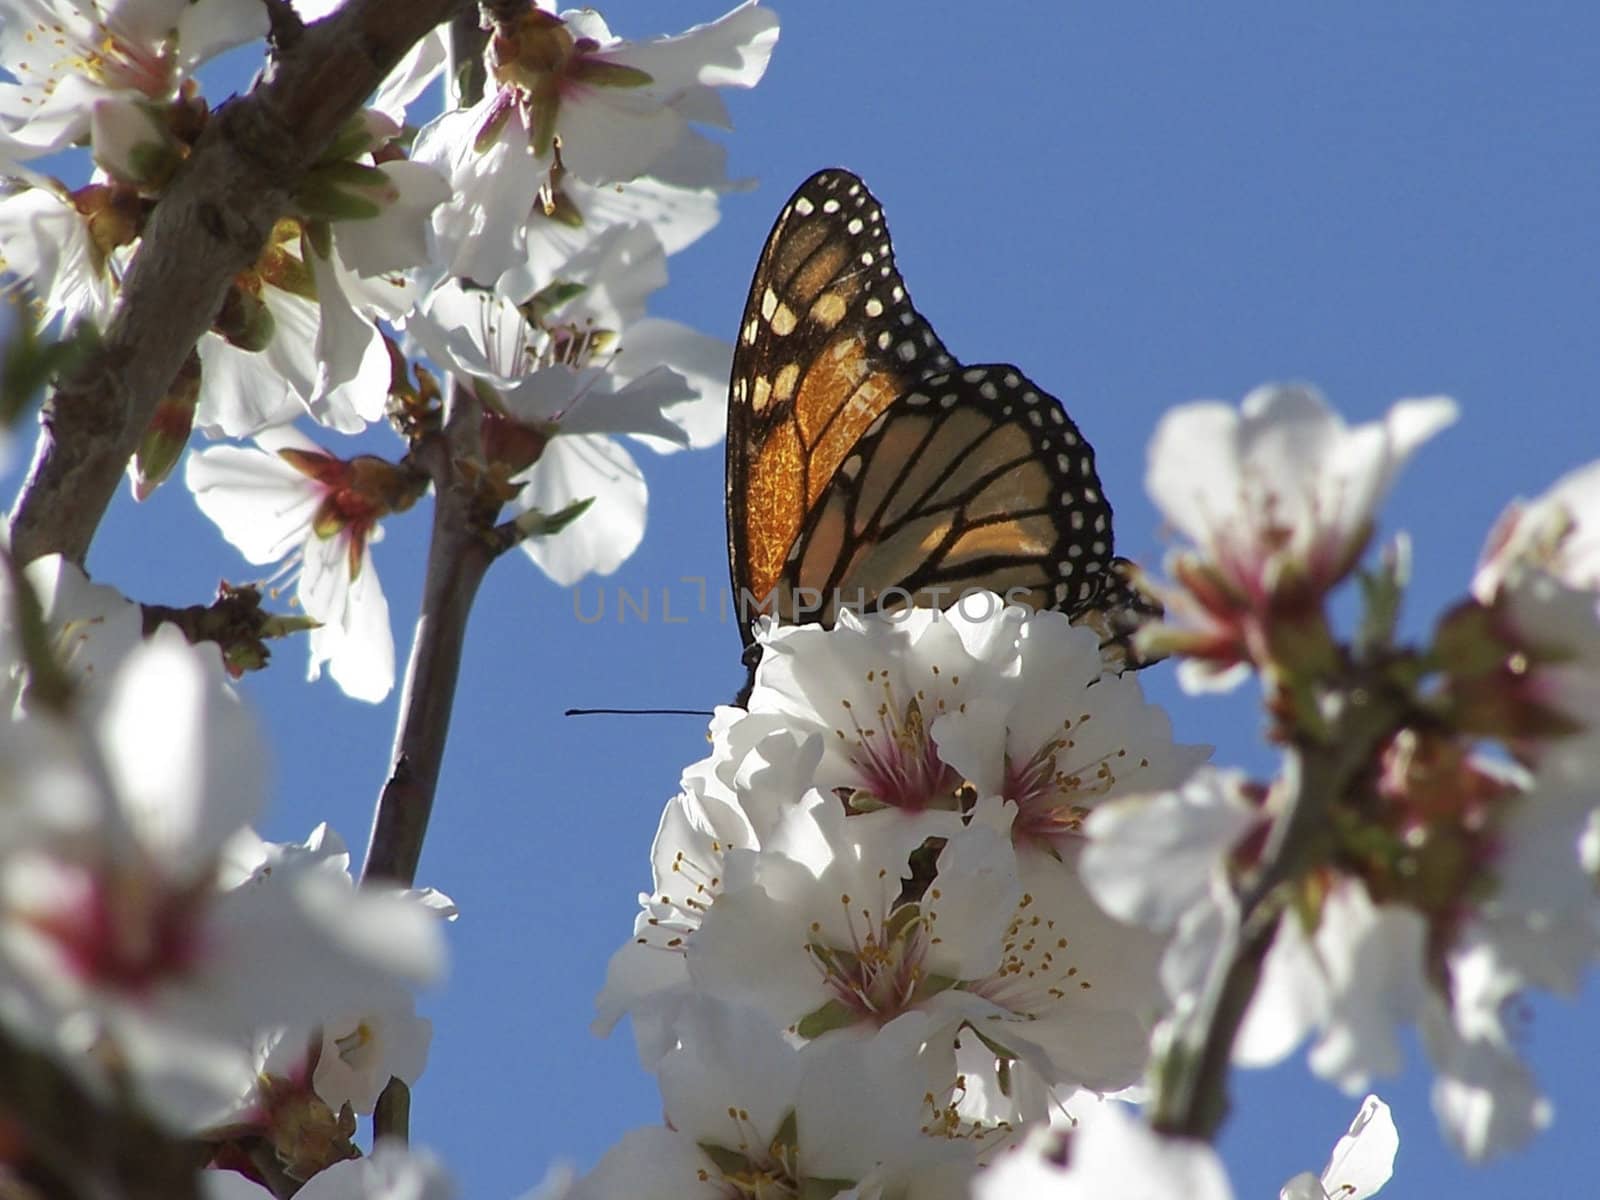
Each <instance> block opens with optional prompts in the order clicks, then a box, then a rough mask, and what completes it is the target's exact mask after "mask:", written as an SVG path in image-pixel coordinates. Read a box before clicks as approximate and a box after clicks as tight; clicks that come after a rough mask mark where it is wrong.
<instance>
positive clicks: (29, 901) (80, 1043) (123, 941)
mask: <svg viewBox="0 0 1600 1200" xmlns="http://www.w3.org/2000/svg"><path fill="white" fill-rule="evenodd" d="M107 686H108V687H109V689H110V695H109V698H108V699H107V700H106V702H105V703H104V705H103V706H101V707H100V708H99V710H98V711H95V710H90V712H89V713H88V714H86V720H85V721H84V723H83V726H82V727H81V728H80V729H79V730H77V733H76V736H75V737H74V736H72V732H71V731H70V730H60V729H59V728H58V727H59V726H60V725H61V724H62V721H63V718H61V717H59V716H57V715H54V714H52V715H50V716H48V717H46V716H26V717H23V718H22V728H21V730H19V732H22V733H24V734H30V735H31V744H33V745H35V746H39V745H44V746H48V747H51V748H54V749H56V750H57V751H58V752H59V753H60V754H62V755H63V756H66V757H67V761H64V762H60V763H56V764H51V763H49V762H48V761H46V760H44V759H43V757H42V756H41V757H38V758H35V759H33V760H32V761H29V762H28V763H26V764H25V765H26V766H27V767H28V768H29V770H30V771H32V772H35V773H39V774H42V775H43V777H44V778H45V779H49V780H53V781H58V782H56V783H55V784H54V785H53V786H51V787H49V788H46V789H44V790H42V791H37V792H36V791H33V790H30V788H29V786H28V784H29V781H28V780H27V779H26V778H24V779H16V778H13V779H12V780H11V781H10V788H11V790H12V791H13V793H14V794H17V795H19V796H21V797H22V798H24V799H28V798H30V797H32V796H34V795H37V796H38V797H39V800H40V802H44V803H50V804H52V805H56V806H59V805H60V803H61V801H62V800H64V799H66V796H65V795H63V794H62V791H61V788H60V786H59V781H62V780H66V779H76V781H77V782H76V784H75V788H76V791H77V795H78V800H77V802H76V803H75V804H74V805H73V806H72V807H71V808H69V809H68V814H69V815H70V817H71V818H72V819H71V820H69V819H68V818H67V817H64V816H62V815H57V816H55V817H54V818H53V819H52V821H51V822H49V823H45V822H39V823H38V825H37V826H36V828H35V829H34V831H33V832H32V835H31V836H28V837H23V838H15V839H11V840H10V841H8V843H7V844H6V846H5V850H4V853H3V855H0V1007H3V1010H4V1012H5V1014H6V1016H7V1019H8V1020H9V1021H11V1022H13V1023H14V1024H15V1025H17V1026H19V1027H21V1028H23V1029H25V1030H27V1031H29V1033H30V1034H31V1036H32V1037H33V1038H34V1039H35V1040H37V1041H39V1042H41V1043H42V1044H44V1045H46V1046H48V1047H51V1048H53V1049H55V1050H56V1051H57V1052H58V1053H59V1054H61V1055H62V1056H63V1058H64V1059H65V1060H67V1061H68V1062H70V1063H72V1064H73V1065H74V1066H75V1067H77V1068H78V1069H80V1070H83V1071H85V1072H87V1073H89V1074H90V1075H93V1074H94V1073H95V1072H96V1071H97V1070H98V1069H99V1065H100V1063H101V1062H102V1059H104V1058H106V1056H110V1060H114V1061H117V1062H120V1063H121V1064H122V1066H123V1068H124V1069H125V1070H126V1072H127V1074H128V1077H129V1078H130V1080H131V1081H132V1083H133V1085H134V1087H135V1088H136V1089H137V1091H138V1092H139V1094H140V1096H141V1097H142V1098H143V1099H144V1100H145V1102H146V1103H147V1104H149V1105H150V1106H151V1108H152V1110H153V1111H154V1112H155V1113H156V1114H157V1115H158V1116H159V1117H160V1118H161V1119H163V1120H164V1121H166V1122H167V1123H169V1124H172V1125H174V1126H176V1127H179V1128H184V1129H192V1128H195V1127H196V1126H198V1125H199V1124H201V1123H204V1122H206V1121H207V1120H209V1119H210V1118H213V1117H215V1116H216V1115H217V1113H219V1112H220V1111H222V1110H224V1109H225V1108H226V1107H227V1106H228V1105H229V1104H230V1103H231V1102H232V1098H233V1097H236V1096H237V1095H239V1094H241V1092H242V1091H244V1090H245V1089H246V1088H247V1087H248V1085H249V1081H250V1079H251V1078H252V1074H253V1069H252V1063H251V1058H250V1055H249V1053H248V1046H249V1044H250V1041H251V1038H252V1036H253V1034H254V1033H255V1031H257V1030H259V1029H263V1028H266V1027H269V1026H274V1025H282V1024H289V1025H294V1024H302V1025H304V1024H309V1023H312V1022H316V1021H319V1020H321V1019H323V1018H325V1017H327V1016H330V1015H332V1014H337V1013H340V1012H348V1011H351V1010H354V1009H359V1008H361V1007H363V1006H364V1005H365V1004H366V1003H368V1002H370V1001H371V1000H372V999H373V998H374V997H377V996H381V995H383V994H385V991H386V990H387V989H393V988H395V987H399V986H404V985H414V984H419V983H422V982H426V981H427V980H429V979H431V978H433V977H434V976H435V975H436V974H437V973H438V971H439V969H440V965H441V954H442V950H441V946H440V941H439V936H438V933H437V930H436V922H435V921H434V919H433V918H431V917H429V916H427V915H426V913H425V911H424V910H423V909H422V908H421V907H420V906H418V905H416V904H414V903H412V902H408V901H404V900H401V899H399V898H397V897H395V896H393V895H386V894H380V893H365V892H363V893H359V894H357V893H356V892H355V891H354V889H353V888H352V887H351V886H350V885H349V880H348V876H345V877H344V882H343V884H342V885H341V884H340V882H339V881H338V880H337V879H335V878H333V877H331V876H330V875H329V874H328V872H326V871H305V872H288V873H284V872H278V873H276V874H275V875H267V874H263V873H261V872H256V873H253V874H252V875H250V876H249V877H247V878H245V879H244V880H243V881H240V882H233V883H231V884H224V883H223V879H224V878H225V876H224V873H223V871H222V864H223V862H224V857H225V854H226V852H227V848H228V847H229V846H230V845H231V844H232V842H233V840H234V838H235V837H236V835H238V834H239V833H240V832H241V831H242V830H244V829H245V827H246V826H247V824H248V822H250V821H251V820H253V819H254V818H255V817H256V815H257V813H258V812H259V810H260V807H261V802H262V799H263V792H264V788H263V779H264V775H265V770H264V754H263V750H262V747H261V745H260V743H259V740H258V738H257V735H256V733H255V729H254V725H253V722H252V721H251V720H250V719H249V717H248V714H246V713H245V712H244V710H243V708H242V706H241V705H240V703H239V702H238V700H237V699H236V698H235V697H234V696H233V695H232V693H231V692H230V691H229V690H228V689H227V688H226V686H225V684H224V682H223V677H222V670H221V665H220V663H219V661H218V656H217V654H216V651H215V649H214V648H211V647H203V648H194V647H190V646H189V645H188V644H187V643H186V642H184V640H183V638H182V636H181V635H179V634H178V633H177V632H176V631H174V630H172V629H170V628H165V627H164V628H162V629H160V630H158V631H157V633H156V634H155V635H154V636H153V637H152V638H151V639H150V640H149V641H148V642H147V643H145V644H144V645H142V646H140V647H138V648H137V649H135V650H133V651H132V652H131V653H129V654H128V655H127V656H126V658H125V659H124V661H123V663H122V665H121V666H120V667H119V668H118V669H117V670H116V673H115V676H114V678H113V679H111V680H110V681H108V684H107ZM68 722H69V723H70V718H69V719H68ZM52 728H57V732H54V733H51V730H52ZM44 734H49V735H50V736H49V737H48V739H47V740H45V741H43V742H41V741H40V738H41V735H44ZM154 746H159V747H161V748H162V752H161V753H159V754H153V753H151V747H154Z"/></svg>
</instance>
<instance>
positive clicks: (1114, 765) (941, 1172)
mask: <svg viewBox="0 0 1600 1200" xmlns="http://www.w3.org/2000/svg"><path fill="white" fill-rule="evenodd" d="M969 614H973V615H969ZM761 640H762V643H763V650H764V655H763V658H762V662H761V665H760V667H759V669H758V671H757V675H756V682H755V687H754V690H753V691H752V693H751V696H750V700H749V708H748V711H741V710H738V709H721V710H719V711H718V714H717V717H716V719H715V720H714V721H713V724H712V730H711V736H712V747H713V748H712V752H711V754H710V756H709V757H708V758H706V759H705V760H703V761H702V762H700V763H697V764H695V765H694V766H693V767H691V768H689V770H687V771H686V772H685V773H684V779H683V788H682V791H681V792H680V794H679V795H678V796H677V797H675V798H674V799H673V800H672V801H671V802H669V804H668V806H667V809H666V812H665V813H664V815H663V817H662V822H661V829H660V831H659V833H658V835H657V839H656V845H655V849H654V852H653V856H654V863H655V880H656V890H655V891H654V892H652V893H651V894H650V895H648V896H646V897H643V911H642V912H641V913H640V916H639V919H638V921H637V923H636V926H635V937H634V940H633V941H632V942H630V943H629V944H628V945H626V946H624V947H623V948H622V949H621V950H619V951H618V953H617V955H616V956H615V957H614V959H613V961H612V965H611V970H610V973H609V976H608V980H607V986H606V989H605V992H604V993H603V994H602V995H601V997H600V1010H601V1020H600V1022H599V1024H600V1026H601V1027H602V1028H607V1027H609V1026H610V1025H611V1024H612V1023H613V1022H614V1021H615V1020H616V1019H617V1017H618V1016H620V1015H622V1014H623V1013H624V1012H626V1013H630V1014H631V1015H632V1017H633V1020H634V1027H635V1033H636V1036H637V1038H638V1040H639V1045H640V1052H641V1056H642V1057H643V1059H644V1060H645V1062H646V1063H647V1064H649V1065H651V1066H653V1068H654V1069H655V1070H656V1072H657V1074H658V1077H659V1078H660V1080H661V1086H662V1093H663V1097H664V1099H665V1102H666V1108H667V1118H668V1123H669V1128H667V1129H663V1130H640V1131H637V1132H636V1133H634V1134H632V1135H630V1136H629V1138H628V1139H625V1141H624V1142H623V1144H622V1145H621V1146H619V1147H617V1149H615V1150H614V1151H612V1153H611V1155H609V1156H608V1157H607V1158H606V1160H605V1161H603V1162H602V1164H601V1166H600V1167H599V1168H598V1169H597V1170H596V1172H595V1173H594V1175H592V1176H591V1177H589V1178H588V1179H587V1180H585V1181H584V1182H583V1183H581V1184H580V1185H579V1187H580V1194H583V1195H590V1194H593V1195H595V1196H605V1195H620V1194H624V1193H625V1192H632V1191H633V1190H636V1189H645V1190H648V1191H651V1194H660V1195H663V1196H665V1195H673V1194H678V1195H683V1194H706V1195H715V1194H721V1193H719V1192H717V1191H716V1188H717V1187H719V1186H722V1185H721V1184H719V1183H718V1180H722V1179H731V1178H733V1174H731V1173H736V1172H739V1171H747V1172H753V1173H755V1174H757V1175H759V1176H760V1177H762V1178H765V1179H769V1180H771V1181H773V1182H774V1184H776V1183H777V1181H788V1182H790V1183H798V1182H801V1181H804V1180H808V1179H809V1180H820V1179H828V1180H835V1181H838V1180H845V1181H849V1184H850V1185H851V1186H853V1187H855V1188H857V1189H859V1193H858V1194H862V1195H868V1194H872V1195H876V1194H879V1190H876V1189H881V1190H882V1192H883V1194H890V1193H892V1194H914V1195H917V1196H923V1195H930V1196H932V1195H940V1194H956V1195H959V1194H962V1193H963V1189H964V1187H965V1182H964V1181H965V1180H966V1179H967V1178H968V1176H969V1175H970V1174H971V1173H972V1172H973V1171H975V1170H977V1169H978V1167H979V1166H980V1165H981V1164H982V1163H984V1162H986V1161H988V1160H989V1159H990V1158H991V1157H993V1155H994V1154H996V1153H998V1152H999V1151H1000V1150H1001V1149H1002V1148H1003V1147H1005V1146H1008V1145H1011V1144H1014V1143H1015V1142H1016V1141H1017V1139H1018V1138H1019V1137H1020V1136H1021V1135H1022V1133H1023V1131H1024V1130H1025V1129H1026V1128H1028V1127H1029V1126H1031V1125H1034V1124H1037V1123H1040V1122H1048V1121H1049V1120H1050V1119H1051V1116H1052V1113H1054V1112H1057V1110H1058V1109H1059V1107H1060V1105H1061V1103H1062V1102H1063V1098H1064V1097H1067V1096H1070V1095H1072V1094H1074V1093H1075V1090H1076V1089H1078V1088H1088V1089H1092V1091H1094V1092H1100V1093H1105V1092H1113V1091H1119V1090H1121V1089H1124V1088H1126V1087H1128V1086H1129V1085H1130V1084H1134V1083H1135V1082H1137V1080H1138V1079H1139V1077H1140V1074H1141V1072H1142V1070H1143V1068H1144V1064H1145V1059H1146V1054H1147V1050H1148V1038H1149V1035H1150V1032H1151V1029H1152V1027H1153V1025H1154V1022H1155V1021H1156V1020H1157V1019H1158V1017H1159V1016H1160V1014H1161V1011H1162V1009H1163V1007H1164V999H1163V993H1162V989H1161V986H1160V983H1159V979H1158V971H1157V968H1158V963H1159V960H1160V954H1161V950H1162V946H1163V942H1164V939H1163V938H1162V937H1160V936H1153V935H1150V934H1148V933H1145V932H1142V931H1140V930H1139V929H1137V928H1136V927H1134V926H1131V925H1129V924H1125V923H1123V922H1121V921H1119V920H1117V919H1116V918H1114V917H1112V916H1110V915H1108V914H1107V913H1106V912H1105V911H1104V910H1102V909H1101V908H1100V907H1099V906H1097V905H1096V904H1095V903H1094V901H1093V900H1092V899H1091V898H1090V896H1089V893H1088V891H1087V889H1086V887H1085V885H1084V881H1083V878H1082V875H1081V872H1080V858H1081V853H1082V843H1083V839H1082V833H1081V829H1082V825H1083V822H1084V820H1085V819H1086V818H1087V817H1088V815H1089V814H1090V813H1092V812H1093V811H1095V810H1096V809H1097V808H1098V807H1099V806H1100V805H1101V804H1103V803H1106V802H1107V801H1108V800H1110V799H1114V798H1115V797H1117V796H1119V795H1125V794H1129V793H1132V792H1136V791H1141V790H1146V789H1151V788H1164V787H1170V786H1173V785H1175V784H1177V783H1179V782H1181V780H1182V779H1183V778H1184V777H1186V776H1187V775H1188V774H1189V773H1190V772H1191V771H1192V770H1193V768H1194V767H1195V766H1196V765H1197V764H1198V763H1199V761H1200V760H1201V759H1203V758H1204V756H1205V753H1206V752H1205V750H1204V749H1202V748H1195V747H1185V746H1179V745H1175V744H1174V743H1173V741H1172V737H1171V731H1170V729H1169V727H1168V725H1167V722H1166V719H1165V717H1164V715H1163V714H1162V713H1161V712H1160V711H1159V710H1157V709H1155V708H1153V707H1152V706H1150V705H1148V704H1146V703H1145V702H1144V700H1143V699H1142V697H1141V695H1140V689H1139V685H1138V683H1137V681H1136V680H1135V679H1134V678H1133V677H1132V676H1121V677H1119V676H1115V675H1103V674H1102V667H1101V658H1100V652H1099V644H1098V639H1097V637H1096V636H1095V635H1094V634H1093V633H1091V632H1088V631H1086V630H1082V629H1077V628H1074V627H1073V626H1072V625H1070V624H1069V623H1068V621H1067V619H1066V618H1065V617H1064V616H1062V615H1061V614H1058V613H1033V612H1029V611H1025V610H1021V609H1017V608H1007V607H1006V606H1005V605H1004V602H1003V601H1002V600H1001V599H1000V598H999V597H997V596H991V595H987V594H981V595H977V596H974V597H968V598H966V600H965V601H964V602H963V604H962V605H961V606H957V607H952V608H951V609H949V610H948V611H945V612H939V611H936V610H925V609H916V610H911V611H909V612H906V613H901V614H895V615H892V616H889V615H880V616H872V617H866V618H857V617H855V616H853V615H851V614H848V613H847V614H844V615H842V616H841V618H840V620H839V624H838V627H837V628H836V629H834V630H832V631H824V630H822V629H820V628H817V627H815V626H800V627H787V628H776V627H774V628H768V629H767V630H766V631H765V632H764V633H763V634H762V635H761ZM759 1047H770V1055H771V1056H772V1061H771V1062H767V1061H766V1060H765V1059H762V1058H761V1054H762V1053H767V1052H766V1051H762V1052H760V1053H758V1048H759ZM758 1059H761V1061H759V1062H758V1061H757V1060H758ZM741 1079H742V1080H743V1082H741ZM691 1084H692V1086H690V1085H691ZM696 1113H703V1114H704V1117H703V1118H702V1117H700V1116H696V1115H695V1114H696ZM731 1114H737V1116H738V1119H737V1120H733V1121H731V1122H730V1115H731ZM668 1158H670V1159H671V1161H672V1162H674V1163H675V1164H677V1165H676V1166H675V1168H674V1173H673V1174H671V1175H670V1176H666V1177H662V1178H660V1179H657V1180H656V1181H654V1182H653V1183H652V1182H649V1181H647V1180H646V1179H645V1177H644V1176H645V1174H646V1172H645V1167H644V1165H643V1164H645V1163H647V1162H649V1161H651V1160H654V1161H656V1162H663V1161H666V1160H667V1159H668ZM651 1189H653V1190H651ZM674 1189H678V1190H674Z"/></svg>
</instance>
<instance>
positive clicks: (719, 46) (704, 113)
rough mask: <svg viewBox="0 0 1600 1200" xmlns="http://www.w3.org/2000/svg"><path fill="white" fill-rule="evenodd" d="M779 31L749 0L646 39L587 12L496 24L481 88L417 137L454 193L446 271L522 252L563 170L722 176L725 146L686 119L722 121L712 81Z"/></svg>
mask: <svg viewBox="0 0 1600 1200" xmlns="http://www.w3.org/2000/svg"><path fill="white" fill-rule="evenodd" d="M777 37H778V21H777V17H776V16H775V15H774V14H773V13H772V11H771V10H770V9H765V8H760V7H758V6H757V5H756V3H755V0H750V2H749V3H746V4H743V5H741V6H740V7H739V8H736V9H734V10H733V11H732V12H730V13H728V14H727V15H725V16H723V17H722V18H720V19H719V20H717V21H714V22H711V23H710V24H707V25H700V26H696V27H695V28H693V29H691V30H689V31H687V32H686V33H683V34H680V35H678V36H676V37H667V38H657V39H652V40H649V41H645V42H628V41H623V40H620V39H618V38H615V37H614V36H612V34H611V32H610V30H609V29H608V28H607V27H606V25H605V22H604V21H603V20H602V19H601V17H600V16H599V14H598V13H596V12H594V11H592V10H575V11H569V12H565V13H562V14H561V15H560V16H557V15H555V14H554V13H551V12H547V11H545V10H543V9H540V8H536V7H534V6H532V5H530V6H529V7H528V9H527V10H526V11H525V12H524V13H522V14H520V15H519V16H517V17H516V18H514V19H513V20H511V21H509V22H507V24H506V25H504V26H499V27H497V28H496V30H495V33H494V35H493V38H492V40H491V44H490V47H489V50H488V53H487V63H488V68H489V74H490V76H491V80H492V84H491V88H490V91H489V93H488V94H487V95H486V96H485V97H484V98H483V99H482V100H481V101H479V102H478V104H477V105H475V106H474V107H473V108H471V109H467V110H463V111H460V112H455V113H445V114H444V115H443V116H442V117H440V118H439V119H438V120H437V121H435V122H433V123H432V124H431V125H429V126H428V127H426V128H424V129H423V130H422V132H421V133H420V134H419V135H418V138H417V145H416V151H415V153H416V158H417V160H418V161H420V162H426V163H430V164H432V165H434V166H436V167H438V168H439V169H440V170H441V171H442V172H443V173H444V174H445V176H446V177H447V178H448V179H449V182H450V186H451V190H452V192H453V194H454V199H453V200H452V201H450V202H449V203H448V204H446V205H443V206H441V208H440V209H439V211H438V213H437V214H436V216H435V229H436V230H437V232H438V233H439V234H440V237H441V239H442V241H443V242H444V243H445V244H446V246H448V247H452V248H453V250H454V252H453V253H452V254H451V255H450V258H449V261H450V267H449V269H450V270H451V271H452V272H453V273H455V274H458V275H462V276H466V277H468V278H476V279H479V280H486V279H488V278H489V277H491V276H493V275H496V274H498V273H499V271H501V270H503V269H504V268H505V266H506V265H507V264H508V263H511V262H515V261H516V260H517V259H519V258H521V257H522V255H523V249H524V247H525V245H526V244H527V243H528V242H529V241H531V240H533V239H530V238H528V236H527V229H528V223H529V221H530V220H536V219H537V218H536V217H535V215H534V214H535V212H536V211H543V212H545V213H547V214H550V215H554V214H555V213H556V212H557V210H558V207H560V206H561V205H562V203H563V202H562V199H561V197H560V192H561V188H562V181H563V179H564V178H565V177H566V175H567V173H569V172H570V173H571V175H572V176H574V177H575V178H576V179H578V180H583V181H587V182H588V183H590V184H611V183H623V184H626V183H628V182H629V181H632V180H635V179H638V178H639V177H641V176H652V177H654V179H655V180H656V181H657V185H658V186H659V184H666V185H669V186H670V187H671V188H681V189H689V190H691V191H694V190H700V189H704V188H708V187H711V188H715V187H720V186H726V179H725V173H724V170H723V165H722V152H721V150H720V148H719V147H717V146H716V145H715V144H714V143H712V142H710V141H709V140H707V139H706V138H705V137H704V136H703V135H701V134H699V133H697V132H696V131H695V130H694V129H693V128H692V127H691V122H694V123H702V124H711V125H720V126H724V127H726V126H727V124H728V117H727V112H726V110H725V108H724V107H723V105H722V102H721V99H720V98H719V97H718V96H717V93H716V90H715V89H717V88H719V87H728V86H734V87H752V86H754V85H755V84H756V83H757V82H758V81H759V80H760V78H761V76H762V75H763V74H764V73H765V71H766V65H767V60H768V58H769V57H770V55H771V53H772V47H773V45H774V44H775V43H776V41H777ZM558 148H559V152H558ZM576 211H581V210H576ZM584 215H587V214H586V213H585V214H584Z"/></svg>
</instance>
